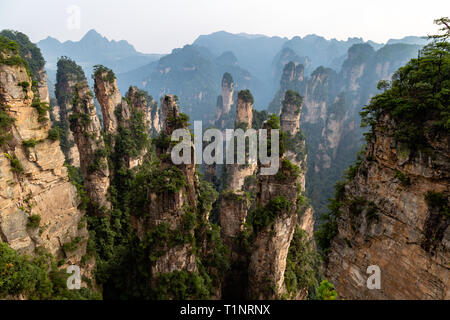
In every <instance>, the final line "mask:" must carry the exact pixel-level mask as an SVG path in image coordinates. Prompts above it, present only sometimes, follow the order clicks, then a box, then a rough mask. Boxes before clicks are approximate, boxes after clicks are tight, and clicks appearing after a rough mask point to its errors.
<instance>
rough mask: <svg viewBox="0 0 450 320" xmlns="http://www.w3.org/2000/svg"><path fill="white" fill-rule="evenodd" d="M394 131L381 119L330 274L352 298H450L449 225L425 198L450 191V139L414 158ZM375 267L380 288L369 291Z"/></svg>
mask: <svg viewBox="0 0 450 320" xmlns="http://www.w3.org/2000/svg"><path fill="white" fill-rule="evenodd" d="M382 128H388V130H386V129H382ZM394 128H395V126H394V124H393V123H392V121H391V120H390V119H389V118H388V117H385V118H384V119H381V121H380V122H379V125H378V128H377V129H376V131H375V137H374V139H373V140H372V141H371V143H370V144H369V145H368V146H367V149H366V150H367V151H366V153H365V156H364V160H363V161H362V163H361V165H360V166H359V169H358V172H357V174H356V176H355V177H354V178H353V179H352V180H351V181H350V182H349V183H348V184H347V185H346V186H345V191H344V194H343V196H342V198H343V199H344V200H343V206H342V209H341V212H342V214H341V216H340V217H339V219H338V232H339V234H338V236H337V237H336V238H335V239H334V240H333V242H332V246H331V252H330V254H329V256H328V258H329V263H328V268H327V275H328V277H329V279H330V281H332V282H333V283H334V284H335V285H336V289H337V291H338V293H339V295H340V296H341V297H342V298H344V299H449V297H450V296H449V286H450V282H449V281H450V280H449V279H450V271H449V268H448V261H449V258H450V256H449V244H450V242H449V240H450V231H449V221H448V217H445V216H444V215H442V214H439V213H436V212H435V211H436V210H435V209H433V208H432V207H430V205H429V204H428V203H427V201H426V199H425V195H426V194H427V193H428V192H438V193H440V192H444V193H447V194H448V192H449V188H450V185H449V181H450V180H449V178H450V177H449V172H450V159H449V144H448V142H449V141H448V137H441V139H439V140H435V141H434V143H433V147H435V149H434V150H433V154H434V156H433V158H434V159H433V158H430V157H428V156H426V155H424V154H419V155H415V156H413V155H412V154H411V153H410V151H409V150H407V149H402V146H401V145H400V144H399V143H398V142H396V141H395V139H394V138H393V134H394V132H395V129H394ZM370 265H377V266H379V267H380V269H381V289H380V290H369V289H367V287H366V279H367V277H368V276H369V275H368V274H366V269H367V267H368V266H370Z"/></svg>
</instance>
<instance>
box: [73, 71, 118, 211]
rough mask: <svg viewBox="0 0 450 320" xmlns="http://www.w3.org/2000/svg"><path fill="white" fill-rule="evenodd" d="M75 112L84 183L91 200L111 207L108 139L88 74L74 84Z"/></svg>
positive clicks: (76, 133) (75, 131) (75, 129)
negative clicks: (106, 139) (102, 129)
mask: <svg viewBox="0 0 450 320" xmlns="http://www.w3.org/2000/svg"><path fill="white" fill-rule="evenodd" d="M72 101H73V114H72V116H71V117H70V129H71V130H72V132H73V135H74V138H75V142H76V144H77V146H78V150H79V151H80V165H81V171H82V173H83V176H84V179H85V183H84V184H85V187H86V191H87V194H88V196H89V198H90V199H91V201H92V202H93V203H94V204H95V205H98V206H100V207H106V208H107V209H109V208H110V207H111V204H110V203H109V201H108V199H107V192H108V188H109V183H110V181H109V168H108V160H107V155H106V149H105V143H104V141H103V135H102V131H101V127H100V121H99V119H98V117H97V114H96V111H95V105H94V99H93V95H92V92H91V90H90V89H89V86H88V84H87V81H86V78H84V80H82V81H80V82H77V83H76V84H75V85H74V87H73V100H72Z"/></svg>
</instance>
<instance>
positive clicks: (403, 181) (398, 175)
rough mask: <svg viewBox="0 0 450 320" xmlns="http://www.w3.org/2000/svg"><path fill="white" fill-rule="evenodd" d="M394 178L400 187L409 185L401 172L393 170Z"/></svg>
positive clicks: (408, 181) (407, 179)
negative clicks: (398, 181)
mask: <svg viewBox="0 0 450 320" xmlns="http://www.w3.org/2000/svg"><path fill="white" fill-rule="evenodd" d="M394 178H396V179H398V180H400V183H401V185H402V186H404V187H406V186H408V185H410V184H411V182H410V180H409V178H407V177H406V176H405V175H404V174H403V173H402V172H401V171H399V170H395V171H394Z"/></svg>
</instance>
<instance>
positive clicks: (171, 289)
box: [153, 271, 209, 300]
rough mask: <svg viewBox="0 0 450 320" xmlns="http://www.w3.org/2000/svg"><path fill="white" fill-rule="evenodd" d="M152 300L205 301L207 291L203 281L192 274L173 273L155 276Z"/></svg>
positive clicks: (184, 272)
mask: <svg viewBox="0 0 450 320" xmlns="http://www.w3.org/2000/svg"><path fill="white" fill-rule="evenodd" d="M156 277H157V280H156V287H155V289H154V293H153V294H154V298H155V299H158V300H167V299H176V300H193V299H207V298H208V297H209V290H208V288H207V285H206V284H205V279H204V278H203V277H201V276H200V275H198V274H197V273H194V272H187V271H174V272H171V273H164V274H159V275H157V276H156Z"/></svg>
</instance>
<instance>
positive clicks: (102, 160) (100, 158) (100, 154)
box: [87, 148, 106, 173]
mask: <svg viewBox="0 0 450 320" xmlns="http://www.w3.org/2000/svg"><path fill="white" fill-rule="evenodd" d="M100 169H106V150H105V149H104V148H99V149H97V150H95V152H94V159H92V161H91V162H90V163H89V165H88V167H87V172H88V173H94V172H96V171H98V170H100Z"/></svg>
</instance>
